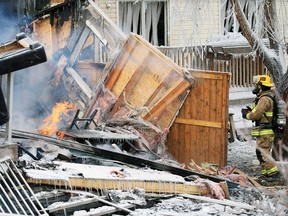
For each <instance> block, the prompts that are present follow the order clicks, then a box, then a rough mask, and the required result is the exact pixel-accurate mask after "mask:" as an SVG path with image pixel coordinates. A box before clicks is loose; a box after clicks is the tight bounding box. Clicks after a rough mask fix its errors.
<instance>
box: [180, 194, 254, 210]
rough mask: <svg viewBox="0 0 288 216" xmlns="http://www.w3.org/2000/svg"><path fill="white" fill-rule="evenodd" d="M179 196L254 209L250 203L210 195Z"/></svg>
mask: <svg viewBox="0 0 288 216" xmlns="http://www.w3.org/2000/svg"><path fill="white" fill-rule="evenodd" d="M180 196H182V197H184V198H188V199H195V200H201V201H204V202H211V203H217V204H220V205H225V206H233V207H239V208H243V209H247V210H255V209H256V207H255V206H251V205H249V204H246V203H240V202H234V201H231V200H227V199H224V200H219V199H212V198H210V197H204V196H195V195H189V194H181V195H180Z"/></svg>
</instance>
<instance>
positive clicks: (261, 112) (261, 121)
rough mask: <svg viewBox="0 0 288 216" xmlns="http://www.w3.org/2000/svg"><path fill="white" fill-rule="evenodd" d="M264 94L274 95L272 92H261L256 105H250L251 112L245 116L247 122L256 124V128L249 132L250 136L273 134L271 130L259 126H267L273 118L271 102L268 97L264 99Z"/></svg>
mask: <svg viewBox="0 0 288 216" xmlns="http://www.w3.org/2000/svg"><path fill="white" fill-rule="evenodd" d="M264 94H270V95H274V94H273V91H271V90H269V91H265V92H261V94H260V95H259V97H258V99H259V100H258V101H257V103H256V104H253V105H252V107H253V109H252V111H251V112H250V113H248V114H247V116H246V118H247V119H248V120H252V121H255V122H256V126H257V127H254V128H253V130H252V132H251V135H252V136H262V135H268V134H274V132H273V130H272V128H269V127H261V125H269V123H271V122H272V118H273V100H272V99H271V98H270V97H268V96H266V97H265V96H264ZM259 126H260V127H259ZM271 127H272V126H271Z"/></svg>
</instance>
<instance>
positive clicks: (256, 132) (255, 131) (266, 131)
mask: <svg viewBox="0 0 288 216" xmlns="http://www.w3.org/2000/svg"><path fill="white" fill-rule="evenodd" d="M270 134H274V131H273V130H272V129H259V127H256V128H253V130H252V132H251V136H253V137H257V136H263V135H270Z"/></svg>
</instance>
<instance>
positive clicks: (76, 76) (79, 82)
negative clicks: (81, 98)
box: [65, 67, 92, 99]
mask: <svg viewBox="0 0 288 216" xmlns="http://www.w3.org/2000/svg"><path fill="white" fill-rule="evenodd" d="M65 69H66V71H67V72H68V74H69V75H70V76H71V77H72V78H73V80H74V81H75V83H77V85H78V87H79V88H80V89H81V90H82V92H83V93H84V94H85V95H86V97H87V98H88V99H90V98H91V97H92V90H91V89H90V87H89V86H88V85H87V84H86V83H85V82H84V80H83V79H82V78H81V77H80V76H79V74H78V73H77V72H76V71H75V70H74V69H73V68H72V67H66V68H65Z"/></svg>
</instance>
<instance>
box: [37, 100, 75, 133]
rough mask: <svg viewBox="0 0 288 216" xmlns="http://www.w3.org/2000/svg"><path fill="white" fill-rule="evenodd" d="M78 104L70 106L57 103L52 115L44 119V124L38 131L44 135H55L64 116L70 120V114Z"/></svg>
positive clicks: (66, 103)
mask: <svg viewBox="0 0 288 216" xmlns="http://www.w3.org/2000/svg"><path fill="white" fill-rule="evenodd" d="M75 109H76V104H70V103H68V102H63V103H56V104H55V106H54V107H53V110H52V114H51V115H50V116H48V117H47V118H45V119H44V121H43V122H44V124H43V125H42V126H41V128H40V129H39V130H38V132H39V133H40V134H42V135H49V136H51V135H54V134H55V133H56V132H57V130H58V125H57V124H58V123H59V122H61V121H62V117H61V116H62V115H65V116H67V117H68V118H69V115H68V112H69V111H72V110H75Z"/></svg>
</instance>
